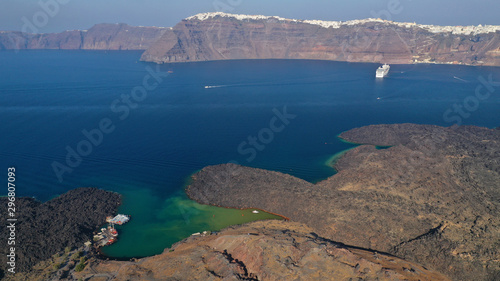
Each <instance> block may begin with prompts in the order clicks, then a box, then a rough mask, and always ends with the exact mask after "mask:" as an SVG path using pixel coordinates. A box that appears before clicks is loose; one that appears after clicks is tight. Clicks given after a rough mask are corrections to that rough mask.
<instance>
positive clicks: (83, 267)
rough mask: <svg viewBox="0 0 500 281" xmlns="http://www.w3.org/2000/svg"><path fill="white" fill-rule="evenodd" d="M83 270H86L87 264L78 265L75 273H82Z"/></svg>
mask: <svg viewBox="0 0 500 281" xmlns="http://www.w3.org/2000/svg"><path fill="white" fill-rule="evenodd" d="M83 269H85V263H82V262H80V263H79V264H77V265H76V267H75V271H76V272H80V271H82V270H83Z"/></svg>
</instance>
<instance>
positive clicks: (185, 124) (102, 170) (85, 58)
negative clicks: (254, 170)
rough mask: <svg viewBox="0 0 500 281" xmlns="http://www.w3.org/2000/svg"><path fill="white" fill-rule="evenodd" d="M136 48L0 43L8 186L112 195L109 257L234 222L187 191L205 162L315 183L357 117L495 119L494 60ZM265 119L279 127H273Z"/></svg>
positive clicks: (0, 115)
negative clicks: (194, 53)
mask: <svg viewBox="0 0 500 281" xmlns="http://www.w3.org/2000/svg"><path fill="white" fill-rule="evenodd" d="M140 55H141V52H136V51H108V52H106V51H59V50H57V51H56V50H40V51H20V52H14V51H1V52H0V101H1V102H0V120H1V122H0V132H1V133H2V137H1V138H0V157H1V158H0V164H1V165H0V167H2V169H4V171H7V168H8V167H11V166H14V167H16V170H17V174H16V182H17V192H18V195H19V196H34V197H36V198H37V199H39V200H42V201H45V200H49V199H50V198H53V197H55V196H57V195H60V194H62V193H64V192H66V191H68V190H70V189H73V188H76V187H98V188H102V189H106V190H112V191H116V192H119V193H121V194H123V196H124V198H123V205H122V207H121V210H120V211H122V212H125V213H128V214H131V215H132V217H133V220H132V221H131V222H130V223H129V224H127V225H124V226H122V227H121V228H120V230H119V231H120V241H119V242H117V243H116V244H114V245H112V246H111V247H109V248H108V249H104V252H105V253H106V254H108V255H110V256H115V257H137V256H148V255H153V254H158V253H161V252H162V251H163V249H164V248H165V247H169V246H170V245H171V244H172V243H175V242H177V241H179V240H180V239H182V238H185V237H187V236H189V234H190V233H193V232H198V231H203V230H215V229H220V228H222V227H224V226H227V225H228V224H232V223H240V222H241V218H237V217H241V216H242V215H243V214H241V215H240V211H238V210H226V209H220V208H213V207H207V206H201V205H198V204H195V203H194V202H192V201H190V200H188V199H187V198H186V196H185V194H184V192H183V190H184V187H185V185H186V183H187V182H188V180H189V178H190V175H192V174H193V173H194V172H196V171H198V170H200V169H202V168H203V167H205V166H207V165H215V164H221V163H227V162H237V163H240V164H242V165H246V166H251V167H258V168H263V169H270V170H275V171H279V172H283V173H287V174H291V175H293V176H296V177H299V178H302V179H305V180H307V181H310V182H316V181H320V180H322V179H325V178H327V177H329V176H331V175H333V174H334V173H335V171H334V169H332V168H331V167H330V166H329V165H327V164H328V159H330V158H331V157H332V155H334V154H336V153H338V152H340V151H343V150H345V149H348V148H351V147H352V145H351V144H347V143H344V142H341V141H340V140H339V139H338V137H337V136H338V134H340V133H341V132H343V131H346V130H349V129H352V128H355V127H360V126H365V125H370V124H390V123H405V122H411V123H420V124H435V125H442V126H451V125H453V124H454V123H456V122H457V121H460V123H462V124H464V125H477V126H485V127H489V128H494V127H498V126H500V114H499V109H500V86H490V87H489V88H488V87H484V86H481V87H482V88H481V90H482V92H481V93H487V92H486V91H487V89H490V90H491V89H492V90H494V91H492V93H491V94H490V95H488V97H486V95H484V94H483V95H481V96H480V97H481V99H479V98H478V97H477V96H476V89H477V88H478V87H480V85H482V83H484V80H486V81H488V80H492V81H500V68H496V67H471V66H457V65H427V64H419V65H392V66H391V71H390V73H389V76H388V77H386V78H384V79H376V78H375V70H376V68H377V67H378V66H379V65H378V64H368V63H345V62H329V61H312V60H239V61H215V62H199V63H180V64H164V65H160V66H157V65H156V64H153V63H146V62H141V61H139V59H140ZM157 71H159V72H160V74H158V73H157ZM152 73H155V74H156V75H159V76H156V79H155V75H152ZM483 78H484V79H483ZM145 80H146V82H147V83H146V86H147V87H144V86H145V84H144V82H145ZM481 81H483V82H481ZM206 86H209V87H206ZM146 88H148V89H146ZM457 106H458V107H457ZM457 108H461V111H460V112H459V111H458V110H457ZM280 115H281V117H283V116H282V115H287V116H289V117H290V118H289V119H286V122H283V120H282V119H280V118H279V116H280ZM291 116H293V118H292V117H291ZM272 120H275V121H276V120H277V122H276V124H275V125H277V126H279V128H280V130H270V128H272V124H271V123H272V122H271V121H272ZM281 125H282V126H281ZM103 129H106V130H103ZM96 130H99V131H100V132H101V134H102V136H101V135H100V134H99V133H96V132H97V131H96ZM85 132H86V133H85ZM92 133H94V134H92ZM89 135H90V136H93V138H94V139H92V137H90V138H89V137H88V136H89ZM252 139H253V140H256V141H257V142H258V144H257V145H255V146H252V145H251V144H250V143H251V140H252ZM250 151H252V152H250ZM75 153H77V154H78V156H75ZM68 155H69V156H68ZM58 175H59V176H58ZM6 192H7V189H5V192H4V193H5V194H6ZM230 213H231V214H230ZM226 215H227V216H228V217H224V218H220V220H218V218H219V217H221V216H226ZM247 217H248V216H247ZM135 244H137V245H139V246H132V245H135Z"/></svg>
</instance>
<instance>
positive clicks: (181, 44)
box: [0, 13, 500, 66]
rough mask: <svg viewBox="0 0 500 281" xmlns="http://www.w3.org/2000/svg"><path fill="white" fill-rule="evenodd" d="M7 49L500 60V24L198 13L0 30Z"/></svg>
mask: <svg viewBox="0 0 500 281" xmlns="http://www.w3.org/2000/svg"><path fill="white" fill-rule="evenodd" d="M2 49H84V50H145V52H144V54H143V55H142V60H144V61H152V62H157V63H170V62H188V61H207V60H229V59H318V60H335V61H348V62H380V63H391V64H397V63H403V64H407V63H420V62H425V63H450V64H469V65H492V66H500V26H464V27H454V26H431V25H419V24H414V23H398V22H392V21H384V20H380V19H366V20H353V21H347V22H334V21H315V20H293V19H284V18H280V17H266V16H247V15H232V14H225V13H207V14H199V15H196V16H193V17H189V18H187V19H184V20H182V21H181V22H180V23H178V24H177V25H176V26H175V27H173V28H162V27H132V26H129V25H126V24H98V25H95V26H94V27H92V28H91V29H89V30H84V31H79V30H76V31H65V32H61V33H52V34H26V33H21V32H7V31H0V50H2Z"/></svg>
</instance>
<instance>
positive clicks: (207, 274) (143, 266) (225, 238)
mask: <svg viewBox="0 0 500 281" xmlns="http://www.w3.org/2000/svg"><path fill="white" fill-rule="evenodd" d="M75 277H77V278H81V279H84V280H88V281H93V280H110V279H109V278H112V280H203V281H208V280H255V281H257V280H408V281H413V280H414V281H417V280H421V281H424V280H429V281H431V280H432V281H437V280H449V279H448V278H447V277H445V276H444V275H442V274H439V273H437V272H435V271H432V270H429V269H426V268H424V267H422V266H420V265H418V264H415V263H412V262H407V261H404V260H401V259H399V258H397V257H394V256H391V255H387V254H383V253H377V252H373V251H368V250H364V249H357V248H352V247H348V246H345V245H342V244H339V243H335V242H332V241H330V240H328V239H324V238H321V237H319V236H318V235H317V234H315V233H314V232H313V230H312V229H310V228H308V227H307V226H305V225H303V224H299V223H290V222H283V221H267V222H266V221H260V222H254V223H250V224H246V225H243V226H236V227H230V228H228V229H225V230H223V231H222V232H220V233H217V234H212V235H208V236H198V237H196V236H193V237H191V238H188V239H186V240H184V241H182V242H179V243H177V244H176V245H174V246H173V247H172V248H171V249H167V250H165V252H164V253H162V254H160V255H157V256H154V257H148V258H143V259H139V260H134V261H129V262H119V261H102V260H91V261H90V262H89V265H88V266H87V267H86V269H85V270H84V271H83V272H81V273H80V274H78V275H76V274H75Z"/></svg>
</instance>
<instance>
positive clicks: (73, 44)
mask: <svg viewBox="0 0 500 281" xmlns="http://www.w3.org/2000/svg"><path fill="white" fill-rule="evenodd" d="M168 30H170V28H160V27H134V26H129V25H127V24H97V25H95V26H93V27H92V28H91V29H89V30H83V31H81V30H74V31H65V32H61V33H48V34H28V33H21V32H6V31H3V32H0V50H2V49H18V50H24V49H67V50H80V49H81V50H146V49H147V48H148V47H149V46H151V45H152V44H153V43H154V42H156V41H157V40H158V39H159V38H160V37H161V36H162V35H163V34H164V33H165V32H166V31H168Z"/></svg>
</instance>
